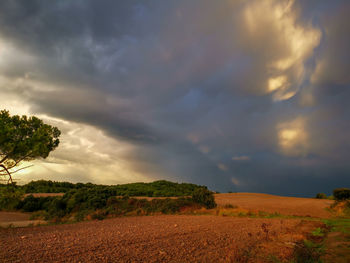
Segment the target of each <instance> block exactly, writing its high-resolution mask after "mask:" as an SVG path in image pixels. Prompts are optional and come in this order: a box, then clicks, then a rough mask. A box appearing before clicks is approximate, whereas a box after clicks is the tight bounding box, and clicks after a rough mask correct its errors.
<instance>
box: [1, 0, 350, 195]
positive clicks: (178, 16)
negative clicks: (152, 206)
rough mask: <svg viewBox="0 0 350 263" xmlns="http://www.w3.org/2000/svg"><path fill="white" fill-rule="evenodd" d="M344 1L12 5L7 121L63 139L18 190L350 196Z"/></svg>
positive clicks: (5, 8)
mask: <svg viewBox="0 0 350 263" xmlns="http://www.w3.org/2000/svg"><path fill="white" fill-rule="evenodd" d="M349 13H350V3H349V1H347V0H343V1H341V0H334V1H329V0H309V1H301V0H299V1H297V0H295V1H292V0H222V1H212V0H198V1H197V0H177V1H170V0H169V1H168V0H166V1H164V0H148V1H137V0H128V1H113V0H99V1H93V0H76V1H58V0H57V1H55V0H54V1H44V0H32V1H27V0H2V1H1V2H0V98H1V100H0V109H7V110H9V111H10V114H19V115H22V114H26V115H35V116H38V117H40V118H42V119H43V120H44V121H45V122H46V123H49V124H51V125H54V126H56V127H58V128H59V129H60V130H61V131H62V135H61V138H60V140H61V143H60V145H59V147H58V148H57V149H56V150H55V151H54V152H52V153H51V154H50V156H49V157H48V158H47V159H45V160H37V161H34V166H33V167H31V168H28V169H26V170H22V171H21V172H18V173H17V174H16V175H15V176H14V178H15V179H16V180H17V181H18V182H19V183H26V182H28V181H30V180H38V179H48V180H55V181H71V182H93V183H99V184H120V183H130V182H140V181H142V182H150V181H154V180H163V179H165V180H171V181H175V182H190V183H196V184H201V185H206V186H208V187H209V188H210V189H212V190H216V191H221V192H227V191H232V192H261V193H270V194H280V195H289V196H290V195H292V196H314V195H315V194H316V193H318V192H325V193H327V194H329V193H331V191H332V190H333V189H334V188H337V187H350V133H349V131H350V106H349V101H350V50H349V47H350V18H349Z"/></svg>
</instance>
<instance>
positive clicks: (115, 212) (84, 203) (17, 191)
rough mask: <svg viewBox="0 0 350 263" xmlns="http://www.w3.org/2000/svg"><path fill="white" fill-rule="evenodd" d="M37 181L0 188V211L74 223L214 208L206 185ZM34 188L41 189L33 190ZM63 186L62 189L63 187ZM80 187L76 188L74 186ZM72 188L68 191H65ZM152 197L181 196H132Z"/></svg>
mask: <svg viewBox="0 0 350 263" xmlns="http://www.w3.org/2000/svg"><path fill="white" fill-rule="evenodd" d="M47 182H49V181H39V182H32V183H29V184H28V185H30V187H31V188H27V187H26V186H28V185H25V186H16V185H14V186H13V185H8V186H2V187H1V188H0V210H7V211H9V210H20V211H25V212H34V216H35V217H37V218H42V219H45V220H56V221H67V220H71V219H72V218H74V219H75V220H77V221H80V220H85V219H88V218H89V217H90V218H93V219H94V218H96V219H103V218H105V217H115V216H123V215H149V214H154V213H164V214H169V213H177V212H180V211H181V210H182V209H197V208H200V207H206V208H214V207H216V203H215V200H214V196H213V192H211V191H209V190H208V189H207V187H205V186H198V185H194V184H178V183H172V182H167V181H156V182H153V183H148V184H143V183H137V184H127V185H118V186H103V185H93V184H70V183H68V184H65V183H64V184H61V183H57V182H49V183H48V184H46V183H47ZM43 185H47V186H48V187H51V188H50V189H60V190H61V191H59V192H62V189H65V191H66V192H65V194H64V195H63V196H54V197H52V196H49V197H34V196H33V195H29V196H26V197H25V196H24V192H25V191H26V190H28V189H32V190H33V189H36V190H38V189H41V190H42V191H44V189H45V192H47V191H46V190H47V189H49V188H45V187H43ZM35 186H40V187H38V188H35ZM63 186H64V187H63ZM77 186H79V187H77ZM68 187H71V188H68ZM145 193H147V194H148V195H151V194H152V195H154V194H155V193H156V194H157V195H158V196H159V195H160V196H165V197H166V196H180V197H179V198H175V199H171V198H163V199H153V200H147V199H146V198H145V199H139V198H138V199H136V198H132V196H144V195H146V194H145Z"/></svg>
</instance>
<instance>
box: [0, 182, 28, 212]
mask: <svg viewBox="0 0 350 263" xmlns="http://www.w3.org/2000/svg"><path fill="white" fill-rule="evenodd" d="M22 196H23V192H22V191H21V190H20V189H18V187H17V186H16V185H8V186H6V187H0V210H15V209H17V206H18V204H19V202H20V201H21V198H22Z"/></svg>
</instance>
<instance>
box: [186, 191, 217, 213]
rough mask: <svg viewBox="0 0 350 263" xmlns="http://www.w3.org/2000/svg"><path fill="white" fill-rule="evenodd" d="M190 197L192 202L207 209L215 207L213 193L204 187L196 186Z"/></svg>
mask: <svg viewBox="0 0 350 263" xmlns="http://www.w3.org/2000/svg"><path fill="white" fill-rule="evenodd" d="M192 199H193V201H194V202H196V203H198V204H201V205H203V206H205V207H206V208H208V209H211V208H214V207H216V203H215V198H214V195H213V193H212V192H211V191H209V190H208V189H207V188H205V187H201V188H197V189H196V190H195V191H194V192H193V195H192Z"/></svg>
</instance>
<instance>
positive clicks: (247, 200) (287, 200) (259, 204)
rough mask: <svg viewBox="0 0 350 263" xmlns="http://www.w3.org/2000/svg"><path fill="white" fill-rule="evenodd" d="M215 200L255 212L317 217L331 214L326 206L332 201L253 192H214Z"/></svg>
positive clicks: (221, 203) (221, 204)
mask: <svg viewBox="0 0 350 263" xmlns="http://www.w3.org/2000/svg"><path fill="white" fill-rule="evenodd" d="M215 201H216V203H217V204H218V205H219V206H224V205H226V204H232V205H236V206H238V207H240V208H245V209H248V210H252V211H255V212H257V211H264V212H268V213H279V214H282V215H290V216H306V217H307V216H310V217H319V218H327V217H330V216H331V213H330V212H329V211H327V208H329V206H330V205H331V204H332V203H333V202H334V201H332V200H326V199H315V198H298V197H284V196H276V195H269V194H255V193H232V194H216V195H215Z"/></svg>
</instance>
